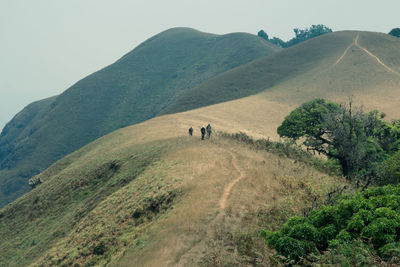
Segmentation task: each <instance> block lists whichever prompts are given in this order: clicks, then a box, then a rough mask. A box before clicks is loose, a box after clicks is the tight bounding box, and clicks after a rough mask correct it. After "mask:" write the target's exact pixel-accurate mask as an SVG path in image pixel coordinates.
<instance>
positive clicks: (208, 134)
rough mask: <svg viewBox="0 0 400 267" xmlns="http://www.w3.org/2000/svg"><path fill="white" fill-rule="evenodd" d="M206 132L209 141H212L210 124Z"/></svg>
mask: <svg viewBox="0 0 400 267" xmlns="http://www.w3.org/2000/svg"><path fill="white" fill-rule="evenodd" d="M206 130H207V139H210V137H211V125H210V124H208V125H207V128H206Z"/></svg>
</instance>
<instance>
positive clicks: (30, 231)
mask: <svg viewBox="0 0 400 267" xmlns="http://www.w3.org/2000/svg"><path fill="white" fill-rule="evenodd" d="M91 149H94V150H96V149H101V147H98V146H97V145H96V144H94V145H91ZM164 149H165V145H161V144H147V145H146V146H143V145H142V146H140V145H138V146H132V147H130V148H129V149H127V150H126V151H121V152H122V153H119V154H114V153H112V154H111V155H110V153H108V155H104V153H102V154H103V155H99V154H98V152H94V156H93V155H89V157H87V154H85V153H86V152H85V151H78V152H75V153H73V154H72V155H70V156H68V157H66V158H64V159H63V160H61V161H59V162H57V163H56V164H55V165H53V166H52V167H51V168H49V169H48V170H46V171H45V172H44V173H42V174H41V175H40V177H39V178H40V179H41V180H42V181H43V183H42V184H40V185H39V186H37V187H36V188H35V189H33V190H32V191H31V192H30V193H28V194H26V195H25V196H23V197H22V198H19V199H18V200H16V201H14V202H13V203H12V204H11V205H8V206H6V207H5V208H3V209H2V210H1V211H0V229H1V230H0V239H1V240H2V241H1V243H0V262H1V264H2V265H5V266H26V265H28V264H31V263H32V262H35V261H38V263H40V264H39V265H41V266H55V265H59V266H61V265H63V264H64V265H72V263H76V262H81V261H85V262H87V263H88V264H89V265H90V266H92V265H95V264H99V263H100V262H109V261H111V260H112V259H113V258H114V257H116V256H118V255H119V253H121V252H122V251H123V250H124V248H126V247H127V246H128V245H129V244H131V243H132V242H133V241H134V240H135V239H136V238H137V236H136V235H137V234H135V233H136V232H137V230H138V229H139V227H140V225H143V224H146V223H147V222H149V221H151V220H152V219H153V218H155V217H157V216H159V215H160V214H163V213H164V212H165V211H166V210H168V208H169V207H170V206H171V205H172V202H173V201H174V199H175V198H176V196H177V194H178V193H179V192H177V191H176V190H175V189H174V187H173V184H172V183H169V182H167V181H163V177H164V174H163V169H164V168H165V167H166V165H165V163H164V162H163V161H161V160H160V157H161V155H162V153H163V151H164ZM150 169H151V170H152V171H151V172H149V171H148V170H150ZM132 182H133V183H132ZM153 187H157V188H158V190H157V191H154V190H153ZM121 205H123V206H124V208H123V209H122V208H121V207H120V206H121ZM97 214H102V215H101V216H98V215H97ZM55 246H56V247H57V250H56V251H57V252H56V253H54V254H53V251H52V250H50V249H51V248H52V247H55ZM45 252H46V253H47V254H45Z"/></svg>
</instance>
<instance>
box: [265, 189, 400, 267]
mask: <svg viewBox="0 0 400 267" xmlns="http://www.w3.org/2000/svg"><path fill="white" fill-rule="evenodd" d="M261 233H262V236H263V238H264V240H265V242H266V243H267V244H268V245H269V246H271V247H273V248H275V250H276V251H277V254H278V255H281V256H283V257H285V258H288V259H289V260H292V261H294V262H296V263H299V262H305V261H310V260H311V261H319V260H323V261H327V259H328V258H329V257H328V256H327V254H331V255H333V254H336V256H335V257H333V258H338V255H340V258H342V260H341V262H342V263H344V262H347V261H349V260H351V259H350V258H351V257H360V258H363V261H365V262H368V261H371V260H372V257H374V256H375V255H377V256H379V257H381V258H382V259H383V260H393V258H397V257H398V256H400V186H392V185H389V186H385V187H374V188H370V189H368V190H366V191H364V192H358V193H357V194H355V195H354V196H352V197H350V196H344V197H342V199H341V200H340V201H339V202H338V203H337V204H335V205H333V206H322V207H321V208H320V209H317V210H314V211H312V212H311V213H310V215H309V216H308V217H292V218H291V219H289V220H288V221H287V222H286V223H285V224H284V225H283V227H282V228H281V229H280V230H279V231H276V232H270V231H266V230H262V232H261ZM350 252H351V253H350ZM354 253H356V254H357V255H355V254H354ZM322 254H324V255H323V256H322ZM311 256H316V257H311ZM330 263H332V262H330Z"/></svg>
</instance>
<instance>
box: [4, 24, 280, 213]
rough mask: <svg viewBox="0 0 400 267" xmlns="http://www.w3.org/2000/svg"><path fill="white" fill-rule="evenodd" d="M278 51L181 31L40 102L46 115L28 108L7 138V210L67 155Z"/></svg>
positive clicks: (242, 39) (250, 38)
mask: <svg viewBox="0 0 400 267" xmlns="http://www.w3.org/2000/svg"><path fill="white" fill-rule="evenodd" d="M277 50H279V48H277V47H274V46H272V45H271V44H269V43H268V42H266V41H264V40H262V39H260V38H258V37H257V36H255V35H250V34H234V35H215V34H208V33H203V32H200V31H197V30H193V29H190V28H175V29H171V30H169V31H168V30H167V31H164V32H162V33H160V34H158V35H156V36H154V37H153V38H149V39H148V40H147V41H145V42H144V43H142V44H141V45H139V46H138V47H136V48H135V49H133V50H132V51H131V52H129V53H127V54H126V55H124V56H123V57H121V58H120V59H119V60H117V61H116V62H115V63H113V64H111V65H109V66H106V67H105V68H103V69H101V70H98V71H96V72H94V73H93V74H91V75H89V76H87V77H85V78H84V79H81V80H80V81H78V82H76V83H75V84H74V85H72V86H71V87H70V88H68V89H67V90H66V91H64V92H63V93H62V94H60V95H58V96H56V97H54V98H51V99H49V100H47V101H44V102H38V103H36V104H33V106H35V108H36V110H37V112H38V113H40V116H35V117H32V116H31V114H30V112H31V107H33V106H32V105H30V106H28V108H26V109H24V110H23V112H22V113H19V115H18V116H16V117H14V118H13V120H12V121H10V122H9V123H8V124H7V126H6V127H5V128H4V130H3V131H2V135H1V137H0V207H1V206H3V205H5V204H7V203H9V202H10V201H12V200H13V199H15V197H16V196H19V195H21V194H23V193H25V192H27V191H28V189H29V186H28V183H27V179H28V178H29V177H31V176H33V175H35V174H38V173H39V172H40V171H42V170H44V169H45V168H47V167H48V166H49V165H50V164H52V163H54V162H55V161H56V160H58V159H60V158H62V157H63V156H65V155H67V154H69V153H71V152H73V151H74V150H76V149H78V148H80V147H82V146H84V145H85V144H87V143H89V142H91V141H93V140H94V139H96V138H98V137H101V136H103V135H105V134H107V133H110V132H112V131H114V130H116V129H118V128H121V127H126V126H128V125H131V124H134V123H138V122H141V121H145V120H148V119H150V118H152V117H154V116H156V115H158V114H159V113H160V112H161V110H162V109H164V108H166V107H167V106H168V105H169V103H172V102H173V101H174V99H175V98H176V97H177V96H178V95H180V94H181V93H182V92H183V91H185V90H188V89H190V88H192V87H194V86H196V85H198V84H200V83H203V82H204V81H206V80H208V79H210V78H212V77H214V76H215V75H218V74H219V73H222V72H225V71H227V70H229V69H231V68H234V67H236V66H238V65H241V64H244V63H247V62H249V61H251V60H253V59H255V58H259V57H263V56H265V55H268V54H270V53H273V52H275V51H277ZM221 97H222V96H221ZM27 118H32V120H27ZM21 129H22V130H21ZM11 132H12V133H13V134H10V133H11Z"/></svg>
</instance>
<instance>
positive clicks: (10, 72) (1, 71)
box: [0, 0, 400, 130]
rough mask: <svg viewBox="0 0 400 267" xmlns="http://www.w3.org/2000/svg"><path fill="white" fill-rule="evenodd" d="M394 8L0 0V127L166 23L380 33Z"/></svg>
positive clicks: (287, 33)
mask: <svg viewBox="0 0 400 267" xmlns="http://www.w3.org/2000/svg"><path fill="white" fill-rule="evenodd" d="M371 2H372V1H371ZM322 3H323V4H322ZM398 10H400V2H399V1H397V0H386V1H384V2H378V1H376V2H375V1H374V2H372V3H367V2H366V1H361V0H355V1H351V2H349V1H345V0H335V1H333V0H328V1H318V0H307V1H295V0H292V1H289V0H284V1H265V0H264V1H262V0H253V1H251V3H249V1H239V0H230V1H227V0H221V1H218V2H216V1H211V0H203V1H192V0H190V1H188V0H171V1H168V2H156V1H154V0H153V1H145V0H134V1H128V0H121V1H106V0H85V1H82V0H72V1H65V2H58V1H51V0H38V1H28V0H12V1H11V0H3V1H1V2H0V32H1V40H0V58H1V60H0V130H1V129H2V128H3V127H4V125H5V124H6V123H7V122H8V121H10V120H11V119H12V117H13V116H14V115H15V114H16V113H17V112H19V111H20V110H21V109H22V108H23V107H24V106H26V105H27V104H29V103H31V102H33V101H36V100H40V99H43V98H46V97H50V96H53V95H57V94H60V93H62V92H63V91H64V90H66V89H67V88H68V87H70V86H71V85H73V84H74V83H75V82H77V81H78V80H80V79H82V78H84V77H85V76H87V75H89V74H91V73H93V72H95V71H97V70H99V69H101V68H103V67H105V66H107V65H109V64H112V63H113V62H115V61H116V60H117V59H119V58H120V57H121V56H123V55H124V54H125V53H127V52H129V51H130V50H132V49H133V48H135V47H136V46H137V45H139V44H140V43H141V42H143V41H145V40H146V39H147V38H150V37H151V36H153V35H155V34H157V33H159V32H161V31H164V30H166V29H169V28H172V27H191V28H195V29H198V30H201V31H204V32H210V33H217V34H226V33H230V32H248V33H252V34H256V33H257V32H258V31H259V30H260V29H264V30H265V31H266V32H267V33H268V34H269V36H277V37H280V38H282V39H284V40H287V39H290V38H291V37H293V31H292V30H293V28H296V27H298V28H305V27H309V26H311V25H312V24H324V25H326V26H328V27H330V28H332V29H333V30H334V31H340V30H366V31H377V32H384V33H387V32H389V31H390V30H391V29H392V28H395V27H399V26H400V25H399V24H398V23H399V22H398V14H397V13H398Z"/></svg>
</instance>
